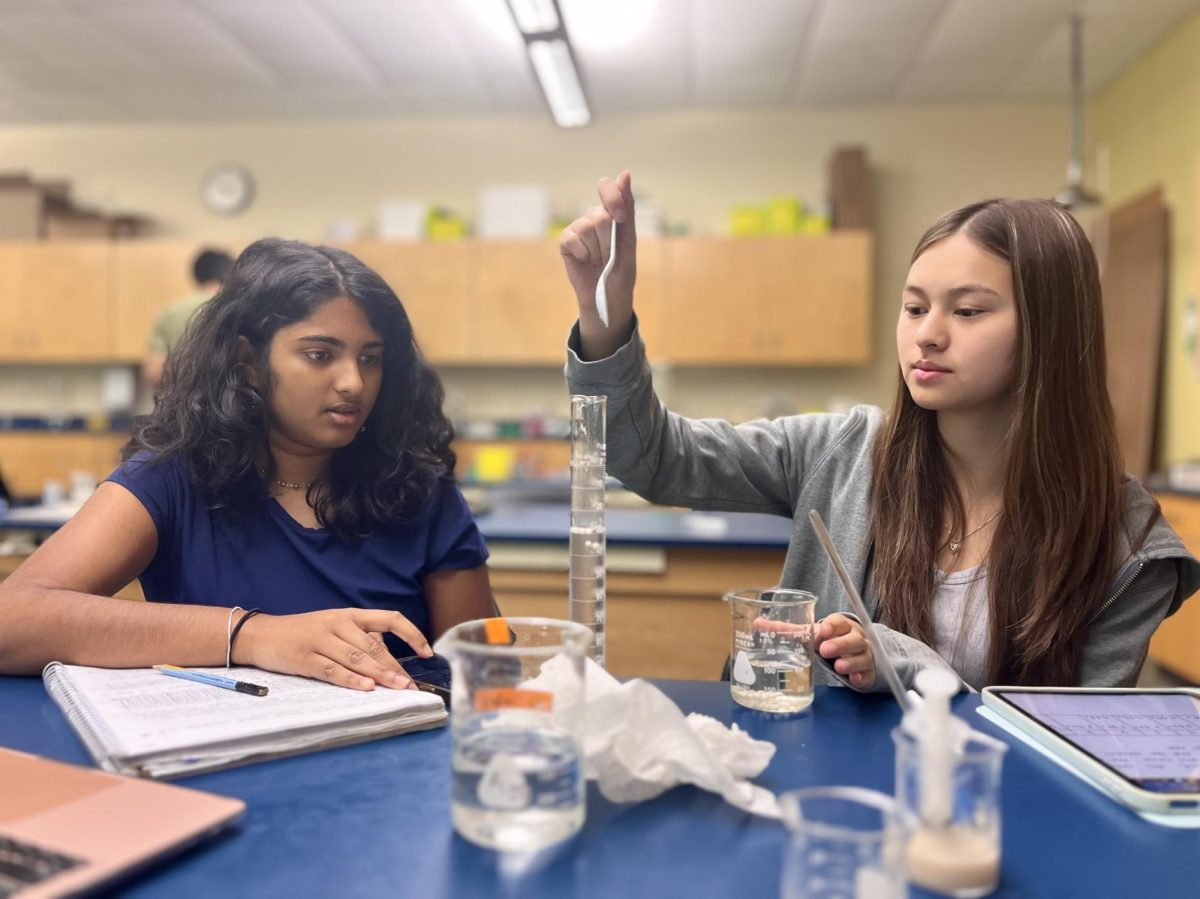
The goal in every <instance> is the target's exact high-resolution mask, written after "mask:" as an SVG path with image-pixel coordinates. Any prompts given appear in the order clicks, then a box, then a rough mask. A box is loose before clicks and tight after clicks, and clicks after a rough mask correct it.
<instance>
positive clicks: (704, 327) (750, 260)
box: [665, 231, 873, 366]
mask: <svg viewBox="0 0 1200 899" xmlns="http://www.w3.org/2000/svg"><path fill="white" fill-rule="evenodd" d="M667 247H668V251H667V269H668V272H669V276H668V287H667V302H666V315H665V319H666V330H667V331H668V332H669V334H670V338H669V340H670V342H669V346H668V351H667V355H668V357H669V359H670V361H672V362H674V363H676V364H679V365H745V366H773V365H862V364H866V363H867V362H869V361H870V357H871V307H872V303H873V298H872V282H873V278H872V260H871V253H872V240H871V236H870V234H869V233H867V232H864V231H846V232H835V233H833V234H830V235H825V236H821V237H798V238H781V237H763V238H744V239H740V240H730V239H725V238H715V237H714V238H702V237H701V238H684V239H678V240H672V241H669V242H668V243H667Z"/></svg>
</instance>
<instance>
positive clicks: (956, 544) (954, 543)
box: [946, 508, 1004, 556]
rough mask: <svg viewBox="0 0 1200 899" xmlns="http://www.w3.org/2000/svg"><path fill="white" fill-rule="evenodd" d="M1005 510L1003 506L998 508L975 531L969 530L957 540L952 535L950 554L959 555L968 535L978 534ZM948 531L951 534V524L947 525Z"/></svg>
mask: <svg viewBox="0 0 1200 899" xmlns="http://www.w3.org/2000/svg"><path fill="white" fill-rule="evenodd" d="M1003 511H1004V509H1003V508H999V509H997V510H996V511H995V512H993V513H992V514H991V515H990V516H988V518H987V519H986V520H985V521H984V522H983V524H981V525H980V526H979V527H977V528H975V530H973V531H968V532H967V533H965V534H963V535H962V537H961V538H960V539H958V540H955V539H954V537H953V536H951V537H950V543H949V547H950V555H952V556H957V555H958V551H959V550H960V549H962V545H963V544H964V543H966V542H967V538H968V537H970V536H971V535H972V534H978V533H979V532H980V531H982V530H983V529H984V528H985V527H987V526H988V525H989V524H991V523H992V522H993V521H995V520H996V516H997V515H999V514H1000V513H1001V512H1003ZM946 533H947V534H949V533H950V525H946Z"/></svg>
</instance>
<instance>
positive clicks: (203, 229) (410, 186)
mask: <svg viewBox="0 0 1200 899" xmlns="http://www.w3.org/2000/svg"><path fill="white" fill-rule="evenodd" d="M841 143H863V144H865V145H866V146H867V147H868V148H869V151H870V156H871V161H872V164H873V166H874V169H875V177H876V186H875V197H876V202H877V216H878V242H877V252H876V276H877V293H878V299H877V305H878V309H879V314H878V327H877V334H878V336H877V348H878V354H877V361H876V362H875V364H873V365H871V366H869V367H866V368H862V369H854V370H789V371H783V372H761V371H739V372H735V373H732V374H730V373H725V372H722V373H717V374H714V373H711V372H688V371H674V372H671V373H669V375H668V376H666V377H665V378H664V382H663V383H664V387H665V388H666V395H667V399H668V401H669V402H671V403H672V404H673V405H674V406H675V407H676V408H677V409H679V410H680V411H683V412H686V413H689V414H693V415H721V416H729V417H733V418H745V417H750V416H753V415H759V414H763V413H765V412H768V411H786V410H788V409H796V410H803V409H809V408H821V407H825V406H827V405H828V404H829V403H830V401H831V399H832V400H833V401H838V400H840V399H858V400H862V401H868V402H875V403H881V404H886V403H888V402H889V401H890V397H891V393H892V390H893V387H894V374H893V370H894V349H893V343H892V336H891V332H892V327H893V322H894V316H895V311H894V310H895V307H896V303H897V301H898V293H899V289H900V285H901V284H902V283H903V278H904V274H905V272H906V270H907V266H908V255H909V253H910V251H911V249H912V246H913V244H914V243H915V242H916V240H917V238H918V237H919V236H920V234H921V232H922V230H923V229H924V228H925V226H926V225H928V224H929V223H930V222H931V221H932V220H933V219H934V218H935V217H936V216H937V215H939V214H940V213H942V212H943V211H945V210H947V209H949V208H951V207H953V206H956V205H960V204H962V203H965V202H968V201H971V200H975V199H979V198H981V197H984V196H990V195H1002V194H1018V195H1020V194H1024V195H1047V194H1050V193H1052V192H1053V191H1054V190H1056V189H1057V188H1058V187H1059V185H1060V182H1061V181H1062V177H1063V170H1064V159H1065V151H1066V150H1065V148H1066V111H1065V107H1064V106H1062V105H1061V104H1021V105H1004V104H994V105H979V106H974V107H963V106H928V107H909V108H903V107H901V108H897V107H886V108H854V109H839V110H803V111H729V112H703V113H700V112H697V113H678V114H671V115H660V116H644V117H629V118H619V119H603V120H600V121H598V122H597V123H596V124H594V125H593V126H592V127H589V128H586V129H583V130H580V131H561V130H558V129H556V128H554V127H553V126H552V125H551V124H549V123H548V122H547V121H545V120H544V119H542V118H535V119H491V120H479V119H470V120H404V121H350V122H333V121H330V122H321V123H316V124H311V123H310V124H263V123H258V124H233V123H225V124H212V125H191V124H189V125H155V126H121V127H114V126H73V127H21V128H5V129H0V171H4V170H14V169H16V170H22V169H24V170H29V171H31V172H32V173H33V174H34V175H36V176H37V177H39V178H69V179H70V180H71V182H72V184H73V185H74V188H75V194H76V197H77V199H78V200H79V201H81V202H84V203H93V204H98V205H101V206H103V207H105V208H108V209H121V210H129V211H138V212H143V213H148V214H150V215H152V216H154V217H156V218H158V219H159V220H160V221H161V222H162V224H163V226H164V229H165V230H166V231H168V232H170V233H174V234H181V235H198V236H203V237H205V238H210V239H213V240H219V239H221V238H227V239H230V240H233V239H241V238H246V237H253V236H258V235H261V234H266V233H277V234H284V235H288V236H294V237H301V238H318V237H320V236H321V235H322V234H323V233H324V230H325V228H326V226H327V225H328V224H329V223H330V222H331V221H334V220H338V219H352V220H355V221H357V222H359V223H360V224H361V225H363V226H364V227H370V225H371V223H372V219H373V215H374V210H375V208H376V204H377V203H378V201H379V200H380V199H381V198H388V197H413V198H421V199H426V200H430V201H434V202H438V203H442V204H445V205H447V206H449V207H451V208H453V209H455V210H457V211H459V212H461V213H464V214H466V215H467V216H468V217H471V216H473V214H474V209H475V203H476V198H477V196H478V192H479V189H480V187H481V186H483V185H485V184H488V183H540V184H544V185H546V186H547V187H548V189H549V190H550V192H551V196H552V198H553V200H554V203H555V206H556V209H557V210H558V211H559V212H560V213H562V214H564V215H573V214H575V213H576V212H578V211H579V210H580V209H582V208H583V207H585V206H587V205H589V204H590V203H591V202H592V201H593V200H592V197H593V194H592V187H593V185H594V183H595V180H596V178H597V177H599V176H600V175H601V174H605V173H611V172H615V171H616V170H617V169H618V168H620V167H628V168H629V169H631V170H632V171H633V173H634V184H635V188H636V190H637V192H638V194H639V196H642V197H647V198H650V199H652V200H654V201H655V203H656V204H658V205H659V206H660V207H661V208H662V210H663V211H664V213H665V215H666V217H667V219H668V220H669V221H670V222H683V223H687V224H688V225H690V226H691V228H692V230H693V231H694V232H708V233H721V232H722V231H723V230H724V223H725V220H726V214H727V211H728V209H729V207H730V206H732V205H733V204H735V203H742V202H761V201H763V200H766V199H767V198H769V197H771V196H774V195H778V194H796V195H800V196H802V197H805V198H806V199H808V200H816V199H820V198H821V197H822V195H823V193H824V184H825V170H826V163H827V160H828V157H829V154H830V152H831V150H832V148H833V147H834V146H835V145H837V144H841ZM225 159H233V160H237V161H239V162H242V163H244V164H245V165H247V166H249V168H250V169H251V170H252V171H253V172H254V173H255V175H256V177H257V180H258V197H257V199H256V201H255V203H254V205H253V206H252V207H251V209H250V210H248V211H247V212H246V213H245V214H244V215H242V216H240V217H238V218H234V219H223V218H220V217H218V216H215V215H212V214H210V213H207V212H206V211H205V210H204V208H203V206H202V205H201V203H200V201H199V195H198V184H199V180H200V178H201V175H202V174H203V172H204V171H205V170H206V169H207V168H208V167H209V166H210V165H212V164H213V163H215V162H218V161H220V160H225ZM736 300H737V298H736V297H731V298H730V301H731V302H736ZM802 300H803V301H809V302H819V301H820V298H819V297H811V298H797V301H802ZM563 302H564V303H569V302H571V300H570V296H569V293H568V292H567V290H566V286H565V281H564V292H563ZM4 377H5V374H4V371H3V370H0V381H2V380H3V378H4ZM446 379H447V384H448V388H449V393H450V403H451V407H452V409H453V410H454V411H457V412H458V413H459V414H462V415H472V416H484V415H509V414H521V413H523V412H526V411H533V410H538V409H542V410H546V411H554V412H562V410H563V409H564V408H565V401H564V391H563V387H562V381H561V376H560V374H559V373H558V372H557V371H555V370H546V369H542V370H522V371H510V372H505V373H503V374H502V375H499V376H497V375H496V373H494V372H482V371H473V370H468V371H450V372H448V373H447V375H446ZM0 386H2V384H0ZM2 393H3V391H2V390H0V394H2ZM34 393H36V390H35V391H34ZM25 395H26V396H28V395H29V392H28V391H26V394H25ZM0 411H2V410H0Z"/></svg>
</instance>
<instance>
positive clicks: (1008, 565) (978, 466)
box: [560, 172, 1200, 689]
mask: <svg viewBox="0 0 1200 899" xmlns="http://www.w3.org/2000/svg"><path fill="white" fill-rule="evenodd" d="M599 194H600V200H601V205H600V206H597V207H594V208H593V209H591V210H589V211H588V212H587V213H586V214H585V215H584V216H582V217H581V218H580V219H578V220H576V221H575V222H573V223H572V224H571V225H570V226H568V227H567V228H566V230H564V231H563V234H562V237H561V239H560V250H561V252H562V256H563V259H564V261H565V264H566V268H567V275H568V277H569V279H570V282H571V285H572V287H573V288H574V290H575V296H576V300H577V303H578V306H579V322H578V324H577V325H576V327H575V329H574V330H573V331H572V333H571V336H570V341H569V350H568V358H567V377H568V382H569V385H570V389H571V392H572V393H581V394H606V395H607V396H608V416H609V422H608V462H609V470H610V471H611V472H612V474H614V475H615V476H617V477H618V478H620V479H621V480H622V481H624V482H625V484H626V485H627V486H629V487H630V488H631V489H633V490H635V491H637V492H638V493H640V494H642V495H643V496H645V497H646V498H648V499H650V500H653V501H655V502H661V503H665V504H668V505H677V506H689V507H692V508H698V509H724V510H731V511H747V512H768V513H773V514H778V515H786V516H789V517H793V518H794V519H795V522H796V527H795V530H794V532H793V535H792V539H791V544H790V546H789V550H788V554H787V558H786V561H785V562H784V568H783V571H782V573H781V576H780V584H781V585H782V586H784V587H793V588H801V589H807V590H810V591H812V592H813V593H815V594H817V595H818V596H819V597H820V600H821V608H822V609H823V611H824V612H825V613H826V617H825V618H824V620H823V622H822V623H821V625H820V627H819V629H818V633H817V638H818V644H819V652H820V655H821V657H822V658H824V659H826V660H830V661H831V662H832V667H833V670H834V672H835V673H836V675H837V677H838V678H840V679H842V680H843V681H848V683H849V684H850V685H852V686H854V687H857V688H860V689H871V688H872V687H873V686H875V685H876V683H877V679H876V676H875V664H874V660H873V658H872V656H871V652H870V649H869V647H868V645H867V642H866V640H865V638H864V635H863V632H862V628H861V626H860V625H859V623H858V622H857V621H856V620H854V619H853V618H852V617H850V616H849V615H847V614H845V611H846V610H847V609H848V604H847V602H846V601H845V599H844V598H843V597H842V590H841V587H840V585H839V584H838V582H837V581H836V579H835V577H834V576H833V572H832V571H831V569H830V566H829V565H828V563H827V561H826V559H825V557H824V555H823V553H822V551H821V548H820V546H819V544H818V542H817V540H816V539H815V537H814V535H813V534H812V532H811V530H810V528H809V526H808V521H807V516H808V512H809V510H810V509H817V510H818V511H819V512H820V513H821V515H822V516H823V517H824V518H825V520H826V521H827V522H828V523H829V527H830V531H831V532H832V534H833V537H834V542H835V543H836V544H837V546H838V548H839V550H840V551H841V554H842V556H843V557H844V560H845V562H846V564H847V567H848V569H849V570H850V574H851V576H852V577H853V578H854V579H855V582H856V586H857V587H858V588H859V590H860V592H861V593H862V594H863V598H864V600H865V601H866V604H867V606H868V607H869V608H870V609H871V610H872V615H873V617H874V618H876V619H878V620H879V621H881V622H882V623H883V624H884V625H886V627H881V628H880V632H881V636H882V638H883V642H884V645H885V646H886V647H887V648H888V650H889V656H890V657H892V658H893V660H894V661H895V662H897V663H898V666H897V667H898V669H899V672H900V674H901V676H902V677H904V678H906V679H909V680H910V679H911V677H912V676H913V675H914V674H915V672H916V671H917V670H919V669H920V668H921V667H924V666H927V665H948V666H949V667H951V668H952V669H953V670H954V671H955V672H956V673H957V674H958V675H959V677H960V678H961V680H962V681H964V682H965V683H967V684H969V685H970V686H972V687H977V688H978V687H981V686H984V685H985V684H1033V685H1046V686H1060V685H1061V686H1065V685H1084V686H1118V685H1119V686H1128V685H1132V684H1133V683H1134V682H1135V680H1136V678H1137V676H1138V672H1139V669H1140V668H1141V665H1142V662H1143V661H1144V659H1145V656H1146V650H1147V645H1148V643H1149V640H1150V637H1151V635H1152V634H1153V633H1154V630H1155V628H1157V626H1158V624H1159V623H1160V622H1161V621H1162V620H1163V618H1165V617H1166V616H1167V615H1170V614H1172V613H1173V612H1175V611H1176V610H1177V609H1178V608H1179V606H1180V604H1181V603H1182V602H1183V601H1184V600H1185V599H1186V598H1187V597H1188V596H1190V595H1191V594H1192V593H1193V592H1194V591H1195V590H1196V589H1197V587H1198V586H1200V564H1198V563H1197V561H1196V560H1195V559H1194V558H1192V556H1191V555H1190V554H1189V553H1188V552H1187V550H1186V549H1185V548H1184V546H1183V545H1182V543H1181V542H1180V541H1179V539H1178V537H1176V535H1175V534H1174V532H1173V531H1172V530H1171V528H1170V527H1169V526H1168V525H1167V524H1166V522H1164V521H1163V520H1162V516H1161V511H1160V510H1159V507H1158V503H1157V502H1156V501H1155V500H1154V498H1153V497H1152V496H1151V495H1150V494H1149V493H1148V492H1147V491H1146V490H1145V489H1144V488H1143V487H1142V486H1141V484H1139V483H1138V482H1137V481H1135V480H1133V479H1131V478H1127V477H1124V476H1123V475H1122V471H1121V463H1120V456H1119V452H1118V448H1117V441H1116V433H1115V428H1114V425H1113V413H1112V407H1111V405H1110V403H1109V399H1108V392H1107V387H1106V381H1105V358H1104V328H1103V322H1102V316H1101V303H1100V282H1099V274H1098V271H1097V266H1096V260H1095V257H1094V256H1093V254H1092V249H1091V246H1090V245H1089V243H1088V241H1087V238H1086V237H1085V236H1084V234H1083V231H1082V230H1081V229H1080V227H1079V225H1078V224H1077V223H1076V222H1075V220H1074V219H1073V218H1071V216H1070V215H1069V214H1068V213H1067V212H1066V211H1065V210H1064V209H1063V208H1062V207H1060V206H1057V205H1056V204H1054V203H1052V202H1050V201H1048V200H991V201H986V202H982V203H976V204H972V205H970V206H966V207H963V208H962V209H959V210H956V211H954V212H951V213H949V214H947V215H946V216H944V217H943V218H941V219H940V220H939V221H938V222H936V223H935V224H934V225H933V226H932V227H931V228H930V229H929V231H928V232H926V234H925V236H924V237H922V238H921V240H920V241H919V242H918V244H917V248H916V251H915V252H914V254H913V258H912V265H911V268H910V270H909V274H908V280H907V283H906V284H905V285H904V287H903V290H902V292H901V293H900V297H899V299H900V302H899V304H898V305H899V309H898V314H899V319H898V322H897V326H896V350H897V355H898V361H899V374H900V377H899V383H898V386H897V395H896V399H895V401H894V403H893V406H892V409H891V411H890V412H889V413H886V414H885V413H884V412H883V411H882V410H880V409H877V408H874V407H868V406H858V407H856V408H855V409H853V410H852V411H851V412H850V413H848V414H846V415H832V414H830V415H826V414H818V415H800V416H792V417H787V418H781V419H776V420H774V421H754V422H748V423H746V424H742V425H737V426H735V425H733V424H730V423H729V422H724V421H716V420H703V421H700V420H693V419H688V418H684V417H683V416H680V415H677V414H674V413H672V412H670V411H668V410H667V409H666V408H664V407H663V406H662V404H661V403H660V402H659V400H658V399H657V397H656V396H655V394H654V390H653V385H652V383H651V371H650V367H649V365H648V364H647V362H646V354H645V349H644V347H643V345H642V340H641V337H640V335H639V334H638V330H637V319H636V317H635V316H634V314H633V295H634V282H635V279H636V265H637V236H636V233H635V227H634V203H633V193H632V187H631V183H630V178H629V174H628V173H627V172H626V173H624V174H622V175H621V177H620V178H618V179H617V180H615V181H614V180H612V179H608V178H605V179H602V180H601V181H600V184H599ZM613 218H615V219H616V220H617V222H618V236H617V241H618V248H617V258H616V263H615V266H614V268H613V270H612V272H611V273H610V275H609V278H608V282H607V296H608V314H609V327H608V328H605V327H604V325H603V324H602V323H601V322H600V320H599V317H598V315H597V313H596V304H595V291H596V280H597V276H598V275H599V273H600V270H601V267H602V265H603V263H604V261H605V259H607V257H608V254H609V242H610V235H611V222H612V219H613ZM737 301H738V300H737V297H730V298H729V302H731V303H736V302H737ZM796 302H806V303H816V304H819V303H821V302H822V299H821V297H819V296H815V297H797V298H796ZM731 586H732V585H731ZM818 670H819V671H821V672H822V673H824V669H818ZM879 680H880V681H881V680H882V679H879Z"/></svg>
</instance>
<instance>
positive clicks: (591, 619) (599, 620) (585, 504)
mask: <svg viewBox="0 0 1200 899" xmlns="http://www.w3.org/2000/svg"><path fill="white" fill-rule="evenodd" d="M606 477H607V475H606V474H605V467H604V457H603V455H599V454H580V456H578V457H577V458H576V460H575V461H573V462H572V465H571V533H570V548H569V551H570V580H569V583H568V594H567V595H568V603H567V605H568V610H569V614H570V619H571V620H572V621H577V622H579V623H580V624H583V625H586V626H587V627H588V628H590V629H591V631H592V634H593V638H594V639H593V643H592V646H591V647H589V649H588V654H589V655H590V656H591V657H592V658H593V659H595V660H596V662H597V663H599V664H600V665H604V605H605V602H604V601H605V583H604V570H605V559H604V556H605V542H606V539H607V533H606V530H605V526H604V484H605V479H606Z"/></svg>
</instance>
